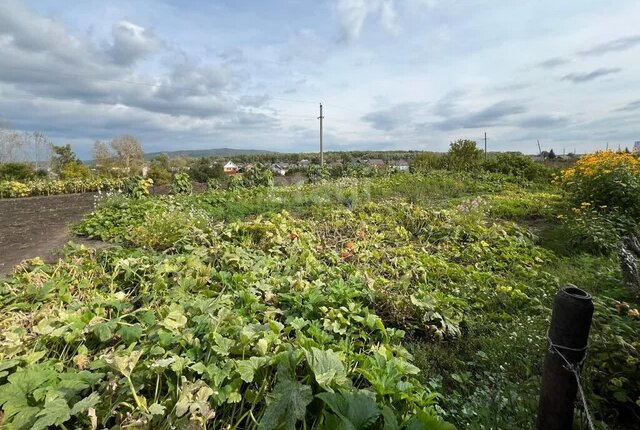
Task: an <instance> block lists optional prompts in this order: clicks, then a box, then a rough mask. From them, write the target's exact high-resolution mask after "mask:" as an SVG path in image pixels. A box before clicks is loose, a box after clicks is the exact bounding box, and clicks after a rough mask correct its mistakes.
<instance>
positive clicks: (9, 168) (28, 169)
mask: <svg viewBox="0 0 640 430" xmlns="http://www.w3.org/2000/svg"><path fill="white" fill-rule="evenodd" d="M35 173H36V172H35V170H34V169H33V167H32V166H31V165H30V164H28V163H4V164H0V180H5V181H25V180H28V179H32V178H33V177H34V175H35Z"/></svg>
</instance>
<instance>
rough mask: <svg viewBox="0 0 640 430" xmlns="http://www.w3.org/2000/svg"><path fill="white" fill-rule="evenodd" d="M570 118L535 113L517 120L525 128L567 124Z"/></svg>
mask: <svg viewBox="0 0 640 430" xmlns="http://www.w3.org/2000/svg"><path fill="white" fill-rule="evenodd" d="M568 122H569V120H568V118H567V117H565V116H562V115H546V114H543V115H533V116H529V117H527V118H524V119H522V120H520V121H518V122H517V125H519V126H520V127H523V128H550V127H559V126H563V125H566V124H567V123H568Z"/></svg>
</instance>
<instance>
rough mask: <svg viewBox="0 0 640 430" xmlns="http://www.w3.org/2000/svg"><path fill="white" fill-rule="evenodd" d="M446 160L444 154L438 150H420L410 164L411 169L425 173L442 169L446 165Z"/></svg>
mask: <svg viewBox="0 0 640 430" xmlns="http://www.w3.org/2000/svg"><path fill="white" fill-rule="evenodd" d="M446 161H447V160H446V158H445V155H444V154H440V153H438V152H422V153H420V154H418V156H416V158H415V160H414V161H413V163H412V164H411V171H412V172H417V173H425V172H429V171H431V170H438V169H443V168H445V167H446Z"/></svg>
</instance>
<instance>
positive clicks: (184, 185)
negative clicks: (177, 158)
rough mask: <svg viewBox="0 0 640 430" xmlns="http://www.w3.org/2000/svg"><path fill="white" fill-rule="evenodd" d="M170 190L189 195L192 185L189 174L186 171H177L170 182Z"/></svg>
mask: <svg viewBox="0 0 640 430" xmlns="http://www.w3.org/2000/svg"><path fill="white" fill-rule="evenodd" d="M171 191H172V192H173V193H174V194H187V195H190V194H191V193H192V192H193V185H192V184H191V178H190V177H189V175H187V174H186V173H177V174H176V175H175V176H174V177H173V182H171Z"/></svg>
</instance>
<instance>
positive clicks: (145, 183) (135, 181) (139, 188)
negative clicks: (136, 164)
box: [124, 176, 153, 199]
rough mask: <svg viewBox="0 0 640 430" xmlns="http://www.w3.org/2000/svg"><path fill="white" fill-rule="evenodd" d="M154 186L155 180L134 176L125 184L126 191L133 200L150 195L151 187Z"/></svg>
mask: <svg viewBox="0 0 640 430" xmlns="http://www.w3.org/2000/svg"><path fill="white" fill-rule="evenodd" d="M151 185H153V179H151V178H143V177H142V176H133V177H131V178H129V179H128V180H127V181H126V182H125V186H124V188H125V191H126V193H127V194H128V195H130V196H131V197H133V198H136V199H140V198H142V197H146V196H148V195H149V187H150V186H151Z"/></svg>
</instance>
